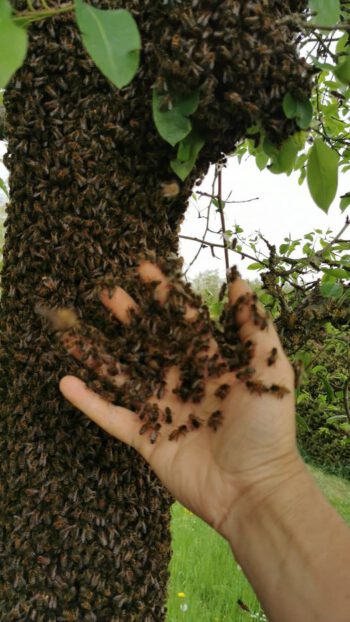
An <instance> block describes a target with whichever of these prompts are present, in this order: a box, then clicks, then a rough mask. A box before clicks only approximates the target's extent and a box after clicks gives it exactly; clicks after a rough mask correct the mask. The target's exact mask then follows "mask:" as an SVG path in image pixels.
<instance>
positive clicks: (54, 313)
mask: <svg viewBox="0 0 350 622" xmlns="http://www.w3.org/2000/svg"><path fill="white" fill-rule="evenodd" d="M34 311H35V313H37V315H40V316H41V317H43V318H44V319H45V320H48V322H49V323H50V325H51V328H52V330H54V331H55V332H65V331H67V330H70V329H71V328H75V327H76V326H77V325H78V324H79V320H78V317H77V315H76V313H75V311H74V310H73V309H68V308H61V309H49V308H48V307H45V306H43V305H41V304H39V303H37V304H36V305H35V307H34Z"/></svg>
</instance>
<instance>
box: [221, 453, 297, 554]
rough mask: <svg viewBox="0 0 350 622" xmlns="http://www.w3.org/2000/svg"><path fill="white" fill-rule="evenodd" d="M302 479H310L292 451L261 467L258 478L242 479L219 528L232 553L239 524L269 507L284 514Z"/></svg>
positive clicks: (239, 528) (248, 520)
mask: <svg viewBox="0 0 350 622" xmlns="http://www.w3.org/2000/svg"><path fill="white" fill-rule="evenodd" d="M305 476H306V477H309V474H308V472H307V469H306V466H305V463H304V462H303V460H302V459H301V457H300V455H299V453H298V452H297V450H296V449H295V451H293V452H290V454H288V455H286V456H284V457H283V458H282V457H281V458H279V459H278V460H277V461H276V462H274V463H271V462H270V463H268V464H266V465H264V466H261V467H260V468H259V471H258V475H256V476H254V477H245V478H243V479H242V481H241V482H240V485H239V489H240V490H239V494H238V497H237V498H236V500H235V502H234V504H233V505H232V507H231V509H230V512H229V513H228V515H227V517H226V518H225V520H224V521H223V522H222V524H221V525H220V527H219V528H218V531H219V532H220V533H221V535H222V536H223V537H224V538H225V539H226V540H228V542H229V544H230V545H231V548H232V550H233V551H234V552H235V549H236V548H237V547H236V536H237V537H238V538H239V536H238V534H239V533H240V530H241V525H245V524H246V523H247V522H248V523H249V522H250V521H251V519H252V517H255V518H257V517H258V516H259V513H260V512H264V511H267V509H268V508H269V507H270V506H271V507H272V506H274V505H276V506H279V507H280V510H281V511H284V510H283V507H284V506H288V505H289V501H290V500H291V498H292V497H294V496H295V495H297V494H298V491H299V492H300V487H301V479H303V477H305ZM285 510H286V511H287V507H285Z"/></svg>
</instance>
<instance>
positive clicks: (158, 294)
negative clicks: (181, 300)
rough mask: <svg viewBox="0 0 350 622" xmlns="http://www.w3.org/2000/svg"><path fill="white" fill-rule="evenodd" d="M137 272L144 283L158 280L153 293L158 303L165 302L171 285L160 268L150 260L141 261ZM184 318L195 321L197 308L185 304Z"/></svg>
mask: <svg viewBox="0 0 350 622" xmlns="http://www.w3.org/2000/svg"><path fill="white" fill-rule="evenodd" d="M138 272H139V275H140V276H141V278H142V280H143V281H144V282H145V283H152V282H154V281H158V282H159V285H157V287H156V288H155V292H154V295H155V298H156V300H158V301H159V302H160V304H162V305H163V304H165V303H166V301H167V300H168V297H169V292H170V290H171V285H170V284H169V282H168V279H167V278H166V276H165V275H164V274H163V272H162V271H161V269H160V268H158V266H156V265H155V264H153V263H151V262H150V261H143V262H142V263H141V264H140V266H139V267H138ZM184 318H185V320H187V322H190V323H192V322H195V321H196V320H197V318H198V310H197V309H195V308H194V307H190V306H189V305H187V304H186V305H185V315H184Z"/></svg>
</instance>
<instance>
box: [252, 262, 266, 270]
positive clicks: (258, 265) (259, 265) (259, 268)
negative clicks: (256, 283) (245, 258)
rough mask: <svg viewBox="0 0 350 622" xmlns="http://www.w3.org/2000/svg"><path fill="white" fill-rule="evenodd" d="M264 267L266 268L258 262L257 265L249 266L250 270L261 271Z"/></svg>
mask: <svg viewBox="0 0 350 622" xmlns="http://www.w3.org/2000/svg"><path fill="white" fill-rule="evenodd" d="M263 267H264V266H263V265H262V264H261V263H258V262H256V263H251V264H250V265H249V266H248V270H261V269H262V268H263Z"/></svg>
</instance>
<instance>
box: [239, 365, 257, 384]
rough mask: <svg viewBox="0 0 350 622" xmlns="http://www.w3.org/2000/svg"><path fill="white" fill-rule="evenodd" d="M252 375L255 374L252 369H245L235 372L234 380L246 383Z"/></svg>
mask: <svg viewBox="0 0 350 622" xmlns="http://www.w3.org/2000/svg"><path fill="white" fill-rule="evenodd" d="M254 374H255V369H254V367H246V368H245V369H242V370H241V371H239V372H237V374H236V378H237V380H241V381H242V382H246V381H247V380H250V378H251V377H252V376H254Z"/></svg>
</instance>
